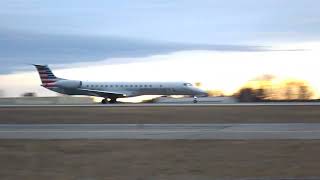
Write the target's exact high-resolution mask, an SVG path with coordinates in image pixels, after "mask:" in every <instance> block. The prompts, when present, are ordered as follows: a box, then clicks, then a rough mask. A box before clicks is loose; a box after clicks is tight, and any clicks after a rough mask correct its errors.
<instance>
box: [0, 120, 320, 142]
mask: <svg viewBox="0 0 320 180" xmlns="http://www.w3.org/2000/svg"><path fill="white" fill-rule="evenodd" d="M0 139H320V123H277V124H275V123H256V124H29V125H27V124H24V125H23V124H15V125H14V124H7V125H5V124H2V125H0Z"/></svg>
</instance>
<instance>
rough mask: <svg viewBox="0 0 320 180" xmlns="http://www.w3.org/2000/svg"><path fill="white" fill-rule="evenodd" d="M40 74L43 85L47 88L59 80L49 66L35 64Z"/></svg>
mask: <svg viewBox="0 0 320 180" xmlns="http://www.w3.org/2000/svg"><path fill="white" fill-rule="evenodd" d="M33 65H34V66H35V67H36V68H37V70H38V73H39V76H40V79H41V82H42V85H44V86H46V85H48V84H50V83H54V82H56V81H57V80H59V78H57V77H56V76H55V75H54V74H53V73H52V71H51V69H50V68H49V67H48V66H47V65H38V64H33Z"/></svg>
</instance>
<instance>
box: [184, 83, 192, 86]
mask: <svg viewBox="0 0 320 180" xmlns="http://www.w3.org/2000/svg"><path fill="white" fill-rule="evenodd" d="M183 85H184V86H192V84H191V83H183Z"/></svg>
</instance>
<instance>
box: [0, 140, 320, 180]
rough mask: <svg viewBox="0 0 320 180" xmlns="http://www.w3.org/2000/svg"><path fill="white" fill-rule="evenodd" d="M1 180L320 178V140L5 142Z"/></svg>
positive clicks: (0, 159) (0, 147) (0, 156)
mask: <svg viewBox="0 0 320 180" xmlns="http://www.w3.org/2000/svg"><path fill="white" fill-rule="evenodd" d="M0 144H1V145H0V162H1V163H0V178H1V179H30V180H31V179H32V180H37V179H39V180H40V179H41V180H42V179H110V180H111V179H120V180H127V179H128V180H129V179H130V180H132V179H137V180H138V179H157V180H160V179H161V180H162V179H186V180H191V179H198V180H208V179H214V178H239V177H305V176H320V171H319V168H320V163H319V162H320V156H319V152H320V141H319V140H309V141H289V140H286V141H284V140H279V141H273V140H268V141H231V140H230V141H220V140H200V141H199V140H198V141H192V140H172V141H169V140H168V141H167V140H163V141H162V140H161V141H149V140H50V141H49V140H1V141H0Z"/></svg>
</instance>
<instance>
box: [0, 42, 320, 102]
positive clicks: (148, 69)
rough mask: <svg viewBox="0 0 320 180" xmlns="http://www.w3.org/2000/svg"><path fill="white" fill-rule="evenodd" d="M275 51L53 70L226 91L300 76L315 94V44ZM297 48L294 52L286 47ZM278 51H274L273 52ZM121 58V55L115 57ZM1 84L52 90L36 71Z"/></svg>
mask: <svg viewBox="0 0 320 180" xmlns="http://www.w3.org/2000/svg"><path fill="white" fill-rule="evenodd" d="M274 47H275V48H273V50H274V51H263V52H217V51H181V52H175V53H171V54H165V55H155V56H148V57H141V58H133V60H132V63H122V64H110V63H108V62H109V61H96V62H95V63H86V64H75V65H72V64H69V65H66V67H74V68H65V69H55V68H53V71H54V73H55V74H56V75H57V76H58V77H63V78H67V79H78V80H90V81H188V82H192V83H195V82H201V83H202V88H204V89H207V90H222V91H223V93H225V94H227V95H231V94H233V93H235V92H236V91H237V90H238V89H239V88H240V87H242V86H244V85H245V84H246V83H247V82H248V81H250V80H252V79H254V78H256V77H258V76H261V75H264V74H271V75H273V76H275V77H277V78H278V79H286V78H293V79H301V80H305V81H306V82H308V83H309V84H310V85H311V86H312V88H314V90H315V92H316V97H318V96H319V92H320V83H319V77H320V72H319V71H318V67H319V65H320V63H319V57H320V56H319V55H320V54H319V52H320V51H319V48H318V47H320V43H303V44H297V45H296V44H293V45H292V46H290V45H284V46H274ZM290 49H293V50H295V49H299V50H296V51H286V50H290ZM278 50H279V51H278ZM114 60H119V61H120V62H121V58H118V59H114ZM0 80H1V82H2V83H1V85H0V89H1V90H3V91H4V94H5V95H6V96H19V95H20V94H22V93H23V92H30V91H31V92H36V93H37V94H38V95H39V96H52V95H56V94H55V93H52V92H50V91H48V90H45V89H44V88H42V87H40V86H39V84H40V81H39V78H38V75H37V74H36V72H35V71H33V72H19V73H14V74H10V75H2V76H0Z"/></svg>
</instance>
